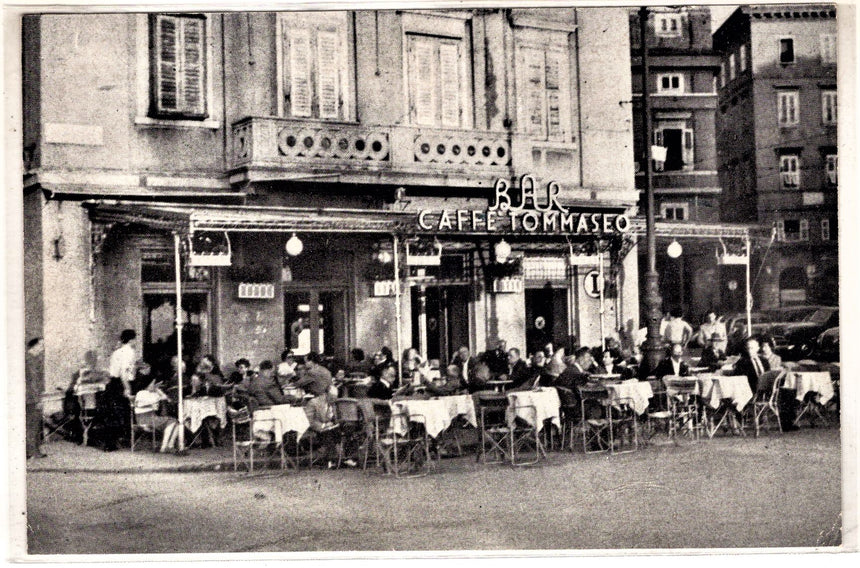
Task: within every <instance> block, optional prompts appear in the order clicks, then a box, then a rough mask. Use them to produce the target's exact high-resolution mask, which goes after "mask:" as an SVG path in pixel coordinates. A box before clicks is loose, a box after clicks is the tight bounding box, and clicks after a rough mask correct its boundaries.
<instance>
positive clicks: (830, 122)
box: [821, 89, 839, 126]
mask: <svg viewBox="0 0 860 568" xmlns="http://www.w3.org/2000/svg"><path fill="white" fill-rule="evenodd" d="M831 99H832V100H831ZM831 106H832V108H830V107H831ZM828 110H830V111H831V112H830V115H831V116H830V117H828ZM838 122H839V99H838V93H837V91H836V89H822V90H821V124H824V125H826V126H836V124H838Z"/></svg>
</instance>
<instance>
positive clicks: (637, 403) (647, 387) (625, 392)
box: [606, 379, 654, 415]
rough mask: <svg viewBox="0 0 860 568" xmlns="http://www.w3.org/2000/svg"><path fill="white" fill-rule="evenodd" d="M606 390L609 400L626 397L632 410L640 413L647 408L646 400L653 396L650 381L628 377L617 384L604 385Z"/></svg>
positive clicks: (613, 400)
mask: <svg viewBox="0 0 860 568" xmlns="http://www.w3.org/2000/svg"><path fill="white" fill-rule="evenodd" d="M606 390H607V391H609V400H610V402H615V401H617V400H618V399H621V398H628V399H630V400H631V401H632V406H633V410H635V411H636V414H640V415H641V414H644V413H645V411H646V410H648V400H649V399H650V398H651V397H652V396H654V391H653V390H651V384H650V383H648V382H647V381H637V380H636V379H630V380H627V381H624V382H623V383H620V384H617V385H606Z"/></svg>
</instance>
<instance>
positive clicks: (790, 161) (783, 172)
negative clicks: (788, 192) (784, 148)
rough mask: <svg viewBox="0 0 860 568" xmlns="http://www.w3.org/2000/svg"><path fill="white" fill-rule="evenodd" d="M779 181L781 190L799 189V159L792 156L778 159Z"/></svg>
mask: <svg viewBox="0 0 860 568" xmlns="http://www.w3.org/2000/svg"><path fill="white" fill-rule="evenodd" d="M779 181H780V186H781V187H782V188H783V189H797V188H799V187H800V158H799V157H798V156H796V155H794V154H789V155H785V156H780V157H779Z"/></svg>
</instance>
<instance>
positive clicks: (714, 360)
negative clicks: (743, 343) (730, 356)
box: [699, 333, 726, 372]
mask: <svg viewBox="0 0 860 568" xmlns="http://www.w3.org/2000/svg"><path fill="white" fill-rule="evenodd" d="M719 340H720V337H719V334H717V333H714V334H713V335H711V336H710V337H708V339H707V345H706V346H705V348H704V349H702V358H701V359H699V366H700V367H707V368H708V371H710V372H713V371H716V370H717V369H719V368H720V365H721V364H722V361H724V360H725V358H726V354H725V353H723V352H722V351H721V350H719V349H717V347H716V344H717V342H718V341H719Z"/></svg>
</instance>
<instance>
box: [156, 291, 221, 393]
mask: <svg viewBox="0 0 860 568" xmlns="http://www.w3.org/2000/svg"><path fill="white" fill-rule="evenodd" d="M143 304H144V310H143V341H142V346H141V347H142V351H143V359H144V361H146V362H147V363H149V364H150V365H151V366H152V369H153V372H154V373H156V375H160V376H167V375H169V374H171V372H172V371H171V367H170V359H171V358H172V357H173V356H174V355H176V295H175V294H163V293H145V294H144V295H143ZM209 345H210V344H209V295H208V294H206V293H188V292H186V293H184V294H183V295H182V358H183V359H184V360H185V362H186V365H189V367H188V368H193V367H191V366H190V365H191V364H192V363H193V362H194V361H197V360H199V359H200V358H201V357H202V356H203V355H206V354H207V353H209V351H210V347H209Z"/></svg>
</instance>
